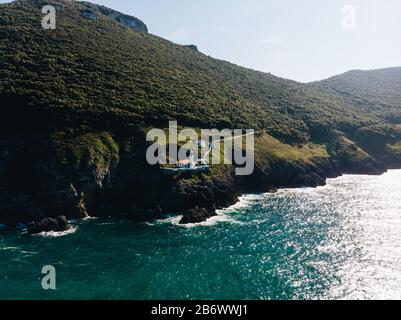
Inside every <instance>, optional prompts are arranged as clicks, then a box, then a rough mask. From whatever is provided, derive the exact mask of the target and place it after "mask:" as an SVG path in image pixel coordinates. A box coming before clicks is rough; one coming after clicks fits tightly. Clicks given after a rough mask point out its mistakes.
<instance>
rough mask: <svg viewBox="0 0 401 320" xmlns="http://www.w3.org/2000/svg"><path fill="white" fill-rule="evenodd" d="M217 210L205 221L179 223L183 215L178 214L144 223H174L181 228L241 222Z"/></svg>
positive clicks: (151, 224) (152, 224)
mask: <svg viewBox="0 0 401 320" xmlns="http://www.w3.org/2000/svg"><path fill="white" fill-rule="evenodd" d="M219 211H220V212H217V215H216V216H213V217H211V218H209V219H207V220H206V221H203V222H199V223H187V224H180V221H181V219H182V217H183V215H178V216H172V217H168V218H166V219H162V220H157V221H156V222H155V223H149V222H147V223H146V224H147V225H149V226H154V225H156V224H171V225H175V226H177V227H181V228H195V227H210V226H215V225H217V224H219V223H222V222H226V223H235V224H241V222H240V221H237V220H235V219H234V218H233V217H231V216H229V215H226V214H224V213H222V212H221V210H219Z"/></svg>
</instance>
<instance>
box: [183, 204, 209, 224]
mask: <svg viewBox="0 0 401 320" xmlns="http://www.w3.org/2000/svg"><path fill="white" fill-rule="evenodd" d="M215 215H216V213H215V212H210V211H208V210H206V209H205V208H195V209H191V210H188V211H186V212H185V213H184V216H183V217H182V219H181V221H180V224H188V223H200V222H204V221H206V220H207V219H209V218H211V217H214V216H215Z"/></svg>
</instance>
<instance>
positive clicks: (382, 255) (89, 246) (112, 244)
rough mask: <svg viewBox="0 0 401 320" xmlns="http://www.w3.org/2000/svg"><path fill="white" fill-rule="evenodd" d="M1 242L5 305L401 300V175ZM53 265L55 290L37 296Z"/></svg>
mask: <svg viewBox="0 0 401 320" xmlns="http://www.w3.org/2000/svg"><path fill="white" fill-rule="evenodd" d="M177 221H178V220H177V218H170V219H167V220H164V221H158V222H156V223H154V224H135V223H133V222H130V221H126V220H115V219H92V220H87V221H82V222H78V223H75V229H74V230H73V232H71V233H70V234H47V235H41V236H36V237H29V236H27V235H26V234H23V233H22V232H21V233H15V232H9V233H2V234H0V299H4V298H8V299H10V298H11V299H15V298H22V299H31V298H35V299H63V298H74V299H351V298H356V299H376V298H389V299H391V298H401V171H396V170H395V171H390V172H388V173H386V174H384V175H382V176H374V177H368V176H352V175H351V176H344V177H341V178H338V179H331V180H329V181H328V185H327V186H325V187H320V188H317V189H297V190H281V191H279V192H278V193H277V194H266V195H249V196H246V197H244V198H243V199H242V200H241V202H240V203H239V204H237V205H236V206H233V207H231V208H229V209H227V210H225V211H222V212H220V213H219V216H218V217H216V218H213V219H211V220H209V221H208V222H207V223H205V224H202V225H198V226H188V227H182V226H178V225H177ZM44 265H53V266H54V267H55V268H56V271H57V290H56V291H52V292H49V291H44V290H43V289H42V288H41V277H42V275H41V269H42V267H43V266H44Z"/></svg>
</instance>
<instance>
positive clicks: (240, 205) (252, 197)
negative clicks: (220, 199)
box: [216, 194, 263, 215]
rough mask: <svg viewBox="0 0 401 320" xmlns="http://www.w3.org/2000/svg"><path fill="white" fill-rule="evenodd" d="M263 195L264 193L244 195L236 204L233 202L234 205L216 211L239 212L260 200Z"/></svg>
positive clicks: (220, 212) (222, 212)
mask: <svg viewBox="0 0 401 320" xmlns="http://www.w3.org/2000/svg"><path fill="white" fill-rule="evenodd" d="M262 197H263V195H262V194H246V195H243V196H241V197H239V201H238V202H237V203H236V204H233V205H232V206H230V207H228V208H225V209H221V210H216V213H217V214H218V215H219V214H226V213H233V212H238V211H239V210H241V209H245V208H248V207H249V206H250V205H251V204H252V203H254V202H256V201H259V200H260V199H261V198H262Z"/></svg>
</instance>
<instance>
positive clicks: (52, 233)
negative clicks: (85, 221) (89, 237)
mask: <svg viewBox="0 0 401 320" xmlns="http://www.w3.org/2000/svg"><path fill="white" fill-rule="evenodd" d="M77 230H78V227H72V228H70V229H68V230H66V231H49V232H41V233H39V234H37V235H36V236H41V237H46V238H59V237H64V236H67V235H70V234H73V233H75V232H77Z"/></svg>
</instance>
